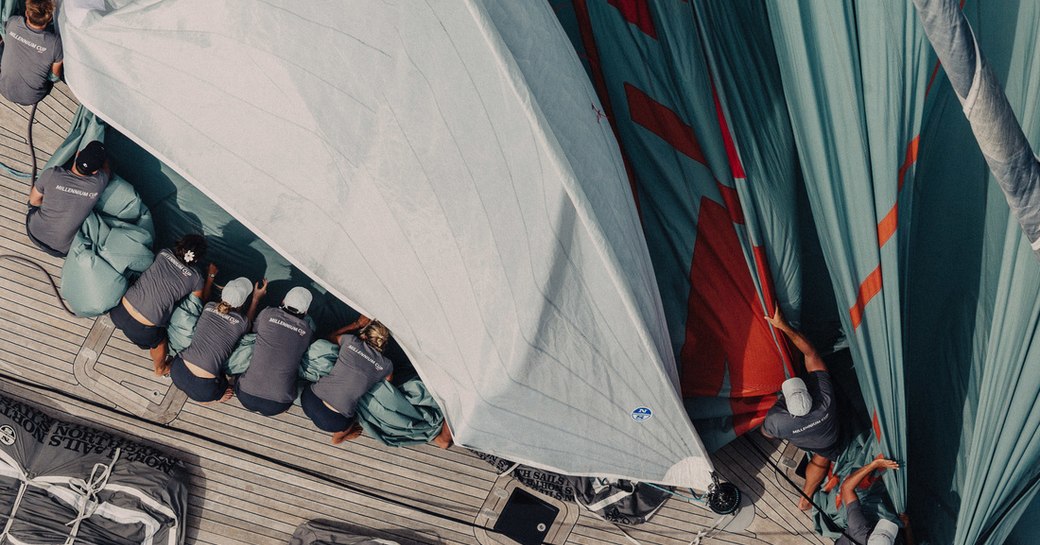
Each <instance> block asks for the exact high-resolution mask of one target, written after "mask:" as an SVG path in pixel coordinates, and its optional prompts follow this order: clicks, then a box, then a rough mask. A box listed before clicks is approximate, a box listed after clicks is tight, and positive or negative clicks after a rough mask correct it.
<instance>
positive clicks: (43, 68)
mask: <svg viewBox="0 0 1040 545" xmlns="http://www.w3.org/2000/svg"><path fill="white" fill-rule="evenodd" d="M4 30H5V31H6V32H7V37H6V38H4V56H3V59H0V94H2V95H4V97H6V98H7V100H10V101H11V102H14V103H16V104H22V105H24V106H31V105H33V104H36V103H37V102H39V101H40V100H42V99H43V97H45V96H47V91H48V87H49V86H48V85H47V80H48V78H49V77H50V73H51V66H52V65H53V64H54V63H56V62H58V61H60V60H62V51H61V40H60V39H59V38H58V35H57V34H55V33H54V30H53V27H47V28H46V29H44V30H33V29H31V28H29V27H28V26H27V25H26V24H25V17H23V16H15V17H11V18H10V19H8V20H7V24H6V25H4Z"/></svg>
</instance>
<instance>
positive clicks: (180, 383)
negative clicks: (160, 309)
mask: <svg viewBox="0 0 1040 545" xmlns="http://www.w3.org/2000/svg"><path fill="white" fill-rule="evenodd" d="M250 293H252V296H253V297H252V302H251V303H250V304H249V310H248V311H247V312H246V313H245V315H243V314H242V305H244V304H245V302H246V299H248V298H249V295H250ZM266 293H267V279H266V278H265V279H264V280H263V282H262V283H260V282H258V283H257V284H256V285H255V286H254V285H253V284H252V283H250V282H249V279H248V278H245V277H240V278H236V279H234V280H232V281H231V282H228V283H227V285H226V286H224V289H223V290H221V292H220V302H219V303H207V304H206V306H205V307H203V309H202V314H201V316H199V321H198V322H197V323H196V324H195V333H194V334H193V335H192V339H191V345H190V346H188V348H185V349H184V351H182V352H181V353H180V354H177V355H176V356H174V357H173V359H172V360H171V361H170V363H169V369H168V370H169V372H170V378H171V379H173V384H174V385H175V386H177V387H178V388H180V389H181V390H183V391H184V393H186V394H187V395H188V397H190V398H191V399H193V400H195V401H198V402H200V403H209V402H213V401H221V402H223V401H227V400H228V399H230V398H231V396H232V390H231V388H230V387H228V381H227V377H226V376H225V375H224V371H223V366H224V362H226V361H227V359H228V357H229V356H231V353H232V352H233V351H234V350H235V346H236V345H237V344H238V340H239V339H241V338H242V335H244V334H245V333H246V332H247V331H249V326H250V324H251V323H252V321H253V318H254V317H256V307H257V305H258V304H259V303H260V299H261V298H262V297H263V296H264V294H266Z"/></svg>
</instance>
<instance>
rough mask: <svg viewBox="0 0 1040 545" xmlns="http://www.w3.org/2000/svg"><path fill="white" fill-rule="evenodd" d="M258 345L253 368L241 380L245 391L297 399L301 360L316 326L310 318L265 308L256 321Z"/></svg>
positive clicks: (279, 400) (275, 398)
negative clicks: (308, 319)
mask: <svg viewBox="0 0 1040 545" xmlns="http://www.w3.org/2000/svg"><path fill="white" fill-rule="evenodd" d="M253 330H254V331H256V344H254V345H253V357H252V359H251V360H250V362H249V369H247V370H246V372H245V373H243V374H242V376H241V377H239V379H238V387H239V388H241V389H242V390H243V391H244V392H245V393H247V394H250V395H253V396H256V397H259V398H261V399H267V400H270V401H274V402H276V403H289V402H291V401H293V400H294V399H296V377H297V376H298V375H299V372H300V360H301V359H302V358H303V353H304V352H306V351H307V347H308V346H309V345H310V344H311V334H312V333H313V328H311V325H310V324H309V323H308V322H307V320H306V319H304V318H300V317H298V316H293V315H292V314H289V313H288V312H286V311H285V310H283V309H281V308H277V307H268V308H265V309H264V310H263V311H262V312H260V315H259V316H257V317H256V322H255V323H254V324H253Z"/></svg>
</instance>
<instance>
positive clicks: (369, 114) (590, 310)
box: [59, 0, 711, 490]
mask: <svg viewBox="0 0 1040 545" xmlns="http://www.w3.org/2000/svg"><path fill="white" fill-rule="evenodd" d="M59 23H60V26H61V32H62V36H63V40H64V48H65V66H66V73H67V79H68V83H69V85H70V87H71V88H72V90H73V91H74V92H75V94H76V96H77V97H78V98H79V99H80V100H81V101H82V103H83V104H84V105H85V106H87V107H88V108H89V109H91V110H92V111H94V112H95V113H96V114H98V115H99V116H100V117H101V118H103V119H104V120H106V121H107V122H109V123H110V124H111V125H112V126H114V127H116V128H117V129H119V130H120V131H122V132H124V133H125V134H126V135H127V136H129V137H130V138H132V139H134V140H135V141H136V142H137V143H139V144H140V145H142V146H143V147H145V148H146V149H147V150H149V151H150V152H152V153H153V154H154V155H156V156H157V157H158V158H160V159H162V160H163V161H164V162H166V163H167V164H169V165H170V166H171V167H173V168H175V169H176V170H177V171H178V172H180V173H181V174H182V175H183V176H185V177H186V178H187V179H188V180H190V181H191V182H192V183H193V184H195V185H197V186H198V187H199V188H201V189H202V190H203V191H204V192H205V193H206V194H207V195H209V196H210V197H211V198H213V199H214V200H215V201H216V202H217V203H219V204H220V205H221V206H223V207H224V208H225V209H227V210H228V212H230V213H231V214H232V215H234V216H235V217H236V218H238V219H239V220H240V221H241V222H242V223H243V224H245V225H247V226H249V227H250V228H251V229H252V230H253V231H255V232H256V233H257V234H258V235H259V236H261V237H262V238H263V239H264V240H265V241H267V242H268V243H270V244H271V245H272V246H273V247H275V248H276V249H277V250H279V251H280V252H282V253H283V254H284V255H285V256H286V257H288V258H289V259H290V260H291V261H293V263H295V264H296V265H297V266H299V267H300V268H301V269H302V270H304V271H306V272H307V273H308V274H310V275H311V276H312V277H313V278H315V279H316V280H317V281H319V282H320V283H322V284H323V285H324V286H326V287H327V288H328V289H329V290H330V291H331V292H333V293H334V294H336V295H337V296H339V297H341V298H342V299H343V300H344V301H346V302H348V303H349V304H351V305H353V306H354V307H355V308H357V309H358V310H360V311H361V312H363V313H365V314H366V315H369V316H375V317H378V318H379V319H380V320H382V321H383V322H384V323H386V324H387V325H388V326H389V327H390V328H391V329H392V330H393V331H394V334H395V335H396V337H397V338H398V339H399V341H400V343H401V344H402V346H403V347H404V349H405V350H406V352H407V353H408V355H409V356H410V357H411V358H412V360H413V362H414V364H415V366H416V368H417V370H418V371H419V374H420V375H421V377H422V379H423V380H424V381H425V382H426V384H427V385H428V386H429V387H430V389H431V390H432V392H433V393H434V395H435V397H436V399H437V401H438V403H440V405H441V407H442V408H443V409H444V411H445V413H446V415H447V417H448V420H449V422H450V425H451V428H452V431H453V433H454V435H455V440H456V442H457V443H459V444H462V445H464V446H468V447H472V448H475V449H478V450H481V451H485V452H488V453H492V454H496V455H499V456H502V457H506V458H509V459H512V460H515V461H518V462H521V463H525V464H530V465H535V466H539V467H543V468H546V469H549V470H554V471H559V472H563V473H568V474H577V475H593V476H605V477H614V478H627V479H635V480H640V481H649V482H658V483H665V484H672V485H681V486H692V487H694V488H697V489H700V490H704V489H705V488H706V487H707V486H708V484H709V482H710V472H711V462H710V461H709V460H708V458H707V455H706V454H705V452H704V449H703V446H702V445H701V441H700V439H699V438H698V437H697V434H696V432H695V431H694V429H693V427H692V425H691V424H690V422H689V419H688V417H687V415H686V412H685V410H684V408H683V405H682V402H681V400H680V397H679V387H678V379H677V375H676V370H675V363H674V360H673V355H672V352H671V349H670V346H669V343H668V339H667V334H666V328H665V321H664V316H663V313H662V310H661V302H660V296H659V294H658V289H657V286H656V284H655V281H654V275H653V270H652V267H651V264H650V259H649V257H648V254H647V249H646V243H645V241H644V239H643V236H642V233H641V230H640V226H639V220H638V216H637V213H636V210H635V207H634V205H633V202H632V198H631V196H630V194H629V188H628V183H627V179H626V175H625V169H624V166H623V164H622V161H621V157H620V154H619V152H618V149H617V144H616V142H615V140H614V137H613V134H612V132H611V130H610V126H609V123H608V121H607V120H606V119H604V118H603V117H602V115H601V114H600V113H599V111H600V109H601V108H600V106H599V101H598V100H597V98H596V97H595V93H594V91H593V89H592V87H591V85H590V83H589V82H588V78H587V77H586V75H585V73H584V71H583V69H582V67H581V65H580V63H579V60H578V58H577V56H576V55H575V53H574V50H573V48H572V47H571V45H570V43H569V42H568V40H567V38H566V36H565V35H564V32H563V31H562V29H561V28H560V27H559V24H558V23H557V21H556V19H555V17H554V15H553V13H552V12H551V10H550V7H549V5H548V4H547V3H545V2H515V1H493V0H483V1H481V0H465V1H452V2H377V1H374V0H364V1H356V2H342V1H336V2H328V1H321V2H292V1H288V0H280V1H279V0H269V1H243V0H228V1H223V2H213V1H212V0H163V1H156V0H108V1H107V2H99V1H96V0H66V1H65V2H64V4H63V11H62V13H61V16H60V20H59Z"/></svg>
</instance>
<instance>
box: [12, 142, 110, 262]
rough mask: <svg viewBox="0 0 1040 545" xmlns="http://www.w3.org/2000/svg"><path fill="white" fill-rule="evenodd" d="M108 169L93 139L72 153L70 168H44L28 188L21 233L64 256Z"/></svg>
mask: <svg viewBox="0 0 1040 545" xmlns="http://www.w3.org/2000/svg"><path fill="white" fill-rule="evenodd" d="M111 176H112V170H111V169H110V168H109V166H108V159H107V158H105V145H104V144H102V143H101V142H99V141H97V140H94V141H93V142H90V143H89V144H87V145H86V146H84V147H83V149H82V150H80V151H79V153H77V154H76V160H75V161H73V162H72V168H70V169H66V168H64V167H60V166H55V167H51V168H48V169H47V170H44V171H43V172H42V173H41V174H40V177H39V178H37V179H36V181H35V182H34V183H33V186H32V189H30V190H29V211H28V212H27V213H26V214H25V234H26V235H28V237H29V240H30V241H31V242H32V243H33V244H35V245H36V247H37V248H39V249H41V250H43V251H44V252H46V253H48V254H50V255H52V256H55V257H65V256H66V255H68V253H69V248H71V247H72V242H73V241H74V240H75V239H76V233H77V232H79V230H80V227H82V226H83V221H84V220H86V219H87V216H89V215H90V213H91V212H92V211H93V210H94V205H95V204H97V202H98V199H100V198H101V193H103V192H104V191H105V187H106V186H108V180H109V178H111Z"/></svg>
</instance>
